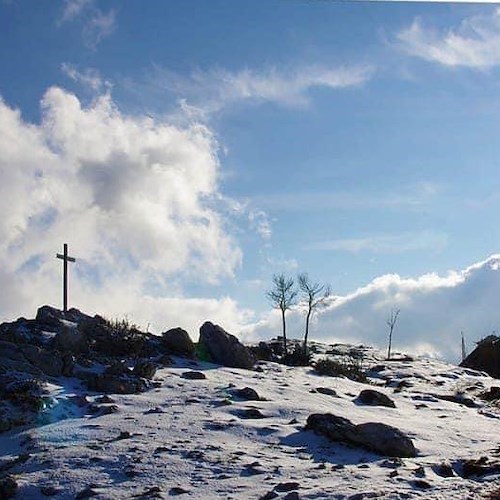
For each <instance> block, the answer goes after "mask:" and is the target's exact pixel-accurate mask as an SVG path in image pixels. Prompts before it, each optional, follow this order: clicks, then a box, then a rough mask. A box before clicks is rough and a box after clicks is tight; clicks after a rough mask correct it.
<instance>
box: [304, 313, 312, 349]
mask: <svg viewBox="0 0 500 500" xmlns="http://www.w3.org/2000/svg"><path fill="white" fill-rule="evenodd" d="M311 312H312V311H311V309H309V310H308V311H307V316H306V333H305V334H304V346H303V348H302V349H303V351H304V356H307V337H308V336H309V319H310V318H311Z"/></svg>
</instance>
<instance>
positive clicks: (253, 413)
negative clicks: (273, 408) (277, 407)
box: [238, 408, 266, 419]
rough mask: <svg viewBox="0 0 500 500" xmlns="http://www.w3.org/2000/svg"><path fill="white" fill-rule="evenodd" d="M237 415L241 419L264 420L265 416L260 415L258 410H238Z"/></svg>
mask: <svg viewBox="0 0 500 500" xmlns="http://www.w3.org/2000/svg"><path fill="white" fill-rule="evenodd" d="M238 415H239V416H240V417H241V418H248V419H250V418H266V416H265V415H263V414H262V413H261V411H260V410H258V409H257V408H247V409H245V410H240V411H239V412H238Z"/></svg>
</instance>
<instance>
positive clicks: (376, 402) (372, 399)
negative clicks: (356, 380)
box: [355, 389, 396, 408]
mask: <svg viewBox="0 0 500 500" xmlns="http://www.w3.org/2000/svg"><path fill="white" fill-rule="evenodd" d="M355 401H356V403H358V404H362V405H369V406H386V407H387V408H396V405H395V404H394V401H393V400H392V399H391V398H390V397H389V396H386V395H385V394H384V393H382V392H379V391H375V390H373V389H365V390H363V391H361V392H360V393H359V396H358V397H357V398H356V400H355Z"/></svg>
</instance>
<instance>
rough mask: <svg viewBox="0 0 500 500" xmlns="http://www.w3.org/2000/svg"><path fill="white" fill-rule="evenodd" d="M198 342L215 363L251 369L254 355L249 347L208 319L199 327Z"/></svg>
mask: <svg viewBox="0 0 500 500" xmlns="http://www.w3.org/2000/svg"><path fill="white" fill-rule="evenodd" d="M200 344H201V345H202V346H203V348H205V349H206V350H207V352H208V353H209V354H210V356H211V357H212V359H213V361H214V362H215V363H219V364H221V365H224V366H229V367H232V368H246V369H251V368H253V366H254V364H255V361H256V360H255V356H254V355H253V354H252V352H251V351H250V349H248V348H247V347H245V346H244V345H243V344H241V343H240V341H239V340H238V339H237V338H236V337H235V336H234V335H231V334H230V333H228V332H226V331H225V330H224V329H223V328H221V327H220V326H218V325H214V324H213V323H210V322H209V321H207V322H205V323H204V324H203V325H202V326H201V328H200Z"/></svg>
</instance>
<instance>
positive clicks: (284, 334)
mask: <svg viewBox="0 0 500 500" xmlns="http://www.w3.org/2000/svg"><path fill="white" fill-rule="evenodd" d="M281 320H282V322H283V356H286V355H287V350H286V322H285V310H284V309H282V310H281Z"/></svg>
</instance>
